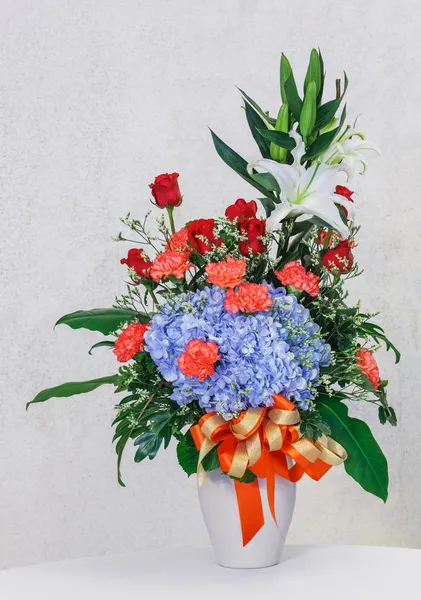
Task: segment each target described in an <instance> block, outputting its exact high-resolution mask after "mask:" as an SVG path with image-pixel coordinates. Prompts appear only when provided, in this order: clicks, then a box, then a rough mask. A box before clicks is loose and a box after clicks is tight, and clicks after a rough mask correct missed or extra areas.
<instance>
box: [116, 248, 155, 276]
mask: <svg viewBox="0 0 421 600" xmlns="http://www.w3.org/2000/svg"><path fill="white" fill-rule="evenodd" d="M120 263H121V264H122V265H127V266H128V267H129V268H130V269H133V270H134V271H135V273H136V275H139V277H142V278H143V279H150V277H151V274H150V272H151V267H152V261H150V260H149V258H148V257H147V256H146V254H144V252H143V250H139V249H138V248H132V249H131V250H129V252H128V254H127V258H122V259H121V260H120Z"/></svg>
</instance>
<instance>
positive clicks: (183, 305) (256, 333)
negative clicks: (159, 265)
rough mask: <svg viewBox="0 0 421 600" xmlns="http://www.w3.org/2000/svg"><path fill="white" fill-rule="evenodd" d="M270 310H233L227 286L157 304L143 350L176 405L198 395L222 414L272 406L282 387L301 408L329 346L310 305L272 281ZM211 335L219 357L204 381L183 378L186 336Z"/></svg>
mask: <svg viewBox="0 0 421 600" xmlns="http://www.w3.org/2000/svg"><path fill="white" fill-rule="evenodd" d="M269 295H270V297H271V298H272V301H273V305H272V307H271V310H270V311H269V312H265V311H259V312H256V313H254V314H253V315H247V316H245V315H242V314H241V313H237V314H232V313H230V312H228V311H226V310H225V309H224V298H225V291H224V290H222V289H220V288H218V287H215V286H212V287H206V288H205V289H204V290H202V291H196V292H192V293H185V294H181V295H179V296H177V297H176V298H173V299H171V301H168V302H167V303H166V304H164V305H163V306H161V307H160V310H159V312H158V313H157V314H156V315H155V316H154V317H153V319H152V325H151V326H150V328H149V329H148V331H147V332H146V335H145V342H146V345H145V349H146V351H147V352H149V353H150V355H151V357H152V359H153V360H154V362H155V364H156V365H157V367H158V369H159V371H160V373H161V374H162V376H163V377H164V379H166V380H167V381H169V382H171V383H172V384H173V385H174V392H173V394H172V398H173V399H174V400H175V401H176V402H177V403H178V404H180V405H183V404H187V403H190V402H192V401H197V402H198V403H199V405H200V406H201V407H202V408H204V409H205V410H206V411H208V412H210V411H215V410H216V411H217V412H218V413H220V414H221V415H223V416H224V417H225V418H226V419H230V418H232V416H233V415H235V414H238V412H239V411H241V410H245V409H247V408H249V407H252V406H270V405H271V404H272V403H273V399H272V397H273V394H275V393H281V394H283V395H284V396H286V397H287V398H289V399H290V400H291V401H293V402H295V403H296V405H297V406H298V407H299V408H301V409H306V408H307V407H308V401H309V400H310V399H312V398H313V395H312V389H313V388H314V386H315V384H317V380H318V377H319V368H320V366H327V365H328V364H329V362H330V346H329V345H328V344H326V343H325V342H324V340H323V339H322V338H321V337H320V334H319V326H318V325H317V324H316V323H314V321H313V320H312V319H311V317H310V313H309V311H308V309H307V308H305V307H304V306H303V305H302V304H300V303H299V302H298V301H297V298H296V297H295V296H294V295H291V294H286V293H285V290H284V289H283V288H278V289H275V288H273V287H272V286H269ZM193 339H199V340H202V341H214V342H215V343H216V344H217V345H218V348H219V353H220V354H221V359H220V360H219V361H218V362H217V363H215V374H214V375H212V376H210V377H207V378H206V379H204V380H203V381H198V379H197V377H186V376H185V375H184V374H183V373H182V372H181V371H180V369H179V367H178V363H177V360H178V358H179V356H180V354H182V353H183V352H184V350H185V348H186V346H187V344H188V342H189V341H190V340H193Z"/></svg>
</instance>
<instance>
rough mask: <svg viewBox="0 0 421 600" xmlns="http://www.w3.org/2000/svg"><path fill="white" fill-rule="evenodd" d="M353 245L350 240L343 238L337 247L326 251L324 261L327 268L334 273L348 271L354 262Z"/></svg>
mask: <svg viewBox="0 0 421 600" xmlns="http://www.w3.org/2000/svg"><path fill="white" fill-rule="evenodd" d="M352 247H353V243H352V242H350V241H349V240H342V241H341V242H339V244H338V245H337V246H336V248H331V249H330V250H328V251H327V252H325V254H324V255H323V258H322V262H323V264H324V266H325V267H326V269H328V270H329V271H332V273H333V274H334V275H339V274H340V273H348V271H350V270H351V269H352V265H353V264H354V256H353V254H352V252H351V249H352Z"/></svg>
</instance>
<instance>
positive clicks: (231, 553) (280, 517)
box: [199, 470, 296, 569]
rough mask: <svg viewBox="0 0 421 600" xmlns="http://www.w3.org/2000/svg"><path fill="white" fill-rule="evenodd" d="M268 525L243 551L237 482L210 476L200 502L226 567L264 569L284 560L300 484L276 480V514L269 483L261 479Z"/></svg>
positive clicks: (213, 473)
mask: <svg viewBox="0 0 421 600" xmlns="http://www.w3.org/2000/svg"><path fill="white" fill-rule="evenodd" d="M258 481H259V488H260V496H261V500H262V507H263V515H264V521H265V522H264V525H263V527H262V528H261V529H260V531H258V533H257V534H256V535H255V536H254V538H253V539H252V540H251V541H250V542H249V543H248V544H247V545H246V546H244V547H243V542H242V534H241V523H240V515H239V512H238V505H237V497H236V492H235V487H234V482H233V480H232V479H230V478H229V477H228V476H227V475H225V474H223V473H222V472H221V471H219V470H215V471H210V472H208V473H207V478H206V479H205V481H204V482H203V484H202V485H201V486H200V487H199V500H200V506H201V509H202V513H203V517H204V519H205V524H206V528H207V530H208V533H209V537H210V539H211V542H212V546H213V549H214V553H215V558H216V561H217V563H218V564H220V565H221V566H222V567H229V568H232V569H260V568H263V567H271V566H273V565H276V564H278V563H279V562H280V560H281V555H282V550H283V548H284V544H285V539H286V536H287V533H288V530H289V526H290V523H291V519H292V515H293V512H294V507H295V494H296V484H295V483H291V482H290V481H287V480H286V479H283V478H282V477H278V476H276V478H275V513H276V519H277V523H278V524H276V523H275V521H274V520H273V517H272V514H271V512H270V509H269V505H268V499H267V492H266V479H259V480H258Z"/></svg>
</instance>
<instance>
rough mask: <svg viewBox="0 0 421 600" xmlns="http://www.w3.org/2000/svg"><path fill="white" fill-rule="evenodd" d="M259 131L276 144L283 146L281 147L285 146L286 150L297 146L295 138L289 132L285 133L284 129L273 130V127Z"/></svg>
mask: <svg viewBox="0 0 421 600" xmlns="http://www.w3.org/2000/svg"><path fill="white" fill-rule="evenodd" d="M258 131H259V133H260V134H261V135H262V136H263V137H265V138H267V139H268V140H270V141H271V142H273V143H274V144H276V145H277V146H281V148H285V149H286V150H294V148H295V140H294V139H293V138H292V137H290V136H289V135H288V133H284V132H283V131H273V130H271V129H259V130H258Z"/></svg>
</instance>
